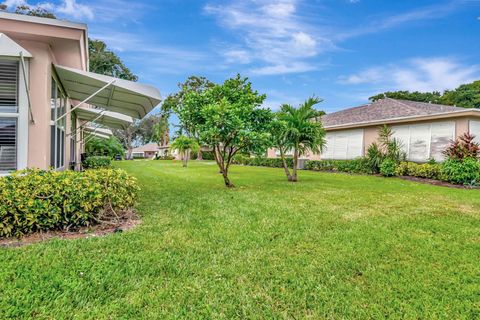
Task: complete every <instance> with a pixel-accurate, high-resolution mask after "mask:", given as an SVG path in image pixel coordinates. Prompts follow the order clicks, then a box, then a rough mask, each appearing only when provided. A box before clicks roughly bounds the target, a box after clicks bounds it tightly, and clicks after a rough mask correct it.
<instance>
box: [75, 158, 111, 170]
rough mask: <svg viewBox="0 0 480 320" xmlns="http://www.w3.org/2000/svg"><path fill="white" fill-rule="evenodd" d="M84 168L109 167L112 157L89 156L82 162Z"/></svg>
mask: <svg viewBox="0 0 480 320" xmlns="http://www.w3.org/2000/svg"><path fill="white" fill-rule="evenodd" d="M82 165H83V168H84V169H100V168H109V167H110V166H111V165H112V158H110V157H108V156H91V157H87V158H86V159H85V160H83V162H82Z"/></svg>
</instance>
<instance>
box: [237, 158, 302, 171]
mask: <svg viewBox="0 0 480 320" xmlns="http://www.w3.org/2000/svg"><path fill="white" fill-rule="evenodd" d="M286 161H287V165H288V167H289V168H293V159H292V158H287V159H286ZM233 163H234V164H241V165H244V166H258V167H271V168H283V163H282V159H280V158H265V157H249V156H244V155H238V156H235V157H234V158H233Z"/></svg>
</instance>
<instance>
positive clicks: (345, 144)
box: [268, 98, 480, 162]
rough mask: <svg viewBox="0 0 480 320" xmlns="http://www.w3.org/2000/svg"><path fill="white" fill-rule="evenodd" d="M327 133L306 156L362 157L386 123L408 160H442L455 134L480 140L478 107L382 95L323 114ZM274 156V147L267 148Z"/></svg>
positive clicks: (330, 157) (320, 157)
mask: <svg viewBox="0 0 480 320" xmlns="http://www.w3.org/2000/svg"><path fill="white" fill-rule="evenodd" d="M322 123H323V126H324V128H325V130H326V132H327V134H326V146H325V148H324V150H323V152H322V154H310V155H307V156H306V158H307V159H334V160H346V159H354V158H358V157H362V156H364V155H365V154H366V152H367V150H368V147H369V146H370V145H371V144H372V143H374V142H377V141H378V129H379V127H380V126H383V125H388V126H390V127H391V128H392V129H393V132H394V137H395V138H397V139H398V140H400V141H401V143H402V147H403V150H404V151H405V153H406V155H407V159H408V160H410V161H415V162H425V161H427V160H428V159H435V160H437V161H442V160H444V157H443V154H442V151H443V150H444V149H445V148H446V147H447V146H448V145H449V143H450V142H451V141H452V140H454V139H455V138H456V137H459V136H461V135H463V134H464V133H467V132H469V133H471V134H474V135H475V136H476V137H477V140H478V141H479V142H480V110H478V109H466V108H458V107H454V106H445V105H439V104H432V103H423V102H414V101H407V100H396V99H390V98H385V99H382V100H378V101H376V102H373V103H371V104H367V105H362V106H359V107H354V108H349V109H345V110H341V111H338V112H334V113H330V114H327V115H325V116H323V117H322ZM268 156H269V157H277V154H276V150H273V149H272V150H269V151H268Z"/></svg>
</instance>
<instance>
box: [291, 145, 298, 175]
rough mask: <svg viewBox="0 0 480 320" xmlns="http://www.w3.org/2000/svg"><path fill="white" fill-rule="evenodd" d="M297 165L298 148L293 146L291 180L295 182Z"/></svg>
mask: <svg viewBox="0 0 480 320" xmlns="http://www.w3.org/2000/svg"><path fill="white" fill-rule="evenodd" d="M297 167H298V149H297V148H295V150H294V151H293V170H292V171H293V175H292V180H291V181H292V182H297V181H298V180H297Z"/></svg>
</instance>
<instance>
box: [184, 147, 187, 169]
mask: <svg viewBox="0 0 480 320" xmlns="http://www.w3.org/2000/svg"><path fill="white" fill-rule="evenodd" d="M187 162H188V151H185V152H184V153H183V167H184V168H186V167H187Z"/></svg>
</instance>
